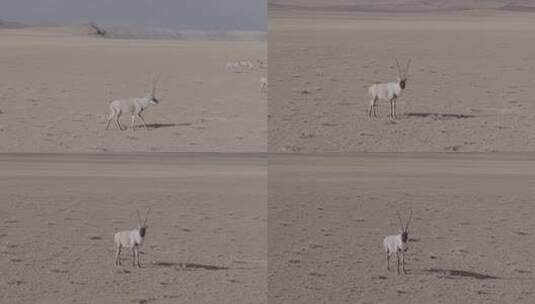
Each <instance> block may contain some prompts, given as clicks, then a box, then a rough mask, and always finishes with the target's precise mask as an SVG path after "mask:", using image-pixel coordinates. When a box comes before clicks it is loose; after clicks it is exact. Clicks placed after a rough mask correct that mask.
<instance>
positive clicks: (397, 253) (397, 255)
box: [396, 251, 400, 274]
mask: <svg viewBox="0 0 535 304" xmlns="http://www.w3.org/2000/svg"><path fill="white" fill-rule="evenodd" d="M396 260H397V263H398V274H400V273H399V251H396Z"/></svg>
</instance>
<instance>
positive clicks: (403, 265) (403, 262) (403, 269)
mask: <svg viewBox="0 0 535 304" xmlns="http://www.w3.org/2000/svg"><path fill="white" fill-rule="evenodd" d="M401 270H402V271H403V273H404V274H407V271H405V253H402V254H401Z"/></svg>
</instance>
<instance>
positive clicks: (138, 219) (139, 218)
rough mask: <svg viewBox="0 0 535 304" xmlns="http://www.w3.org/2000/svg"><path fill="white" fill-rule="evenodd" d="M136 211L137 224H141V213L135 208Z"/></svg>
mask: <svg viewBox="0 0 535 304" xmlns="http://www.w3.org/2000/svg"><path fill="white" fill-rule="evenodd" d="M136 213H137V222H138V224H140V225H141V215H140V214H139V210H138V209H136Z"/></svg>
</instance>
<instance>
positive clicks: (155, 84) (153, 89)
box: [152, 77, 160, 96]
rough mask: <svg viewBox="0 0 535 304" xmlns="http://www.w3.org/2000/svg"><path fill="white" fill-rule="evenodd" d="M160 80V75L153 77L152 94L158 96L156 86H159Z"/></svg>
mask: <svg viewBox="0 0 535 304" xmlns="http://www.w3.org/2000/svg"><path fill="white" fill-rule="evenodd" d="M158 80H160V77H154V78H153V79H152V96H156V87H157V86H158Z"/></svg>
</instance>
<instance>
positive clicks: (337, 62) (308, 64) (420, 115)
mask: <svg viewBox="0 0 535 304" xmlns="http://www.w3.org/2000/svg"><path fill="white" fill-rule="evenodd" d="M534 16H535V15H534V14H530V13H524V12H514V13H513V12H506V11H492V10H487V11H484V10H476V11H469V12H448V13H446V12H441V13H421V14H409V13H407V14H405V13H404V14H399V13H363V12H351V13H337V12H322V11H316V10H312V11H299V10H281V9H271V10H270V33H269V46H268V48H269V62H270V73H269V83H270V91H269V97H268V99H269V114H270V118H269V140H268V141H269V150H270V151H273V152H276V151H300V152H318V151H323V152H325V151H336V152H339V151H368V152H385V151H386V152H391V151H394V152H395V151H407V152H430V151H431V152H441V151H478V152H488V151H533V150H534V149H535V136H534V134H535V132H534V131H535V129H534V124H533V121H534V119H535V103H534V98H533V95H534V90H533V87H534V85H535V80H534V78H533V75H534V73H535V57H534V56H533V54H534V53H535V32H534V31H533V28H534V27H535V18H534ZM394 57H397V58H399V60H400V61H401V62H402V63H404V62H406V60H408V59H409V58H412V61H413V63H412V66H411V70H410V75H409V80H408V83H407V89H406V91H405V92H404V95H403V96H402V97H401V98H400V99H399V101H398V114H400V119H399V120H397V121H395V122H394V123H390V122H389V121H388V119H387V115H388V112H389V106H388V105H387V104H386V103H384V102H383V103H380V105H379V116H380V117H379V119H374V120H368V117H367V107H368V103H369V100H370V98H369V97H368V91H367V89H368V87H369V86H370V85H371V84H373V83H376V82H389V81H395V80H396V78H397V71H396V68H395V64H394V63H393V58H394Z"/></svg>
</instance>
